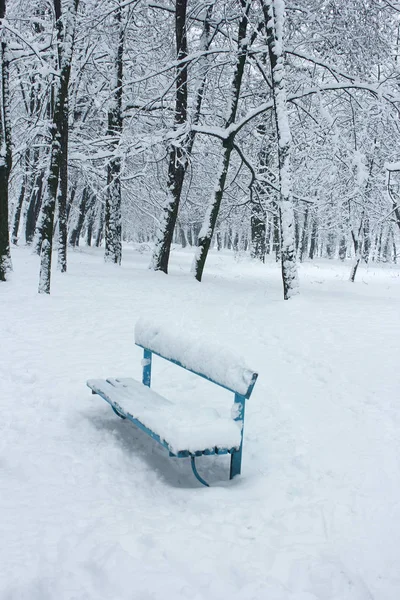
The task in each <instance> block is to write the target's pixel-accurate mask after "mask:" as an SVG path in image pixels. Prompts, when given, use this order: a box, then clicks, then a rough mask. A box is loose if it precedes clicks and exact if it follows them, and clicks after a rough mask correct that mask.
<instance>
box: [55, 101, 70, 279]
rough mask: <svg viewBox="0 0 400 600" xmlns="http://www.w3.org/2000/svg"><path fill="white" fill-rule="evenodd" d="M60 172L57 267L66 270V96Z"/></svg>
mask: <svg viewBox="0 0 400 600" xmlns="http://www.w3.org/2000/svg"><path fill="white" fill-rule="evenodd" d="M60 141H61V155H60V174H59V182H58V196H57V204H58V269H59V270H60V271H61V273H65V272H66V270H67V221H68V219H67V197H68V96H67V98H66V99H65V103H64V108H63V114H62V125H61V135H60Z"/></svg>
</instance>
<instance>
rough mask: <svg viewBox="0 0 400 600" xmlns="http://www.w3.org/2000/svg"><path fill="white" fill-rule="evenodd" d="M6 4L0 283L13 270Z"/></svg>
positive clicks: (0, 1)
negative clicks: (9, 200)
mask: <svg viewBox="0 0 400 600" xmlns="http://www.w3.org/2000/svg"><path fill="white" fill-rule="evenodd" d="M5 15H6V2H5V0H0V43H1V47H0V53H1V56H0V61H1V99H0V102H1V107H0V281H6V279H7V273H8V272H9V271H11V269H12V263H11V254H10V233H9V228H8V183H9V177H10V171H11V165H12V148H11V121H10V87H9V66H10V63H9V58H8V49H7V42H6V40H5V36H4V26H3V19H4V18H5Z"/></svg>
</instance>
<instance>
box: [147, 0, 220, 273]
mask: <svg viewBox="0 0 400 600" xmlns="http://www.w3.org/2000/svg"><path fill="white" fill-rule="evenodd" d="M186 10H187V0H176V4H175V39H176V55H177V60H178V61H181V60H182V59H184V58H185V57H186V56H187V55H188V43H187V31H186ZM212 10H213V5H212V4H211V5H210V6H209V7H208V9H207V12H206V17H205V20H204V27H203V35H202V37H203V44H202V46H203V48H202V49H203V50H208V48H209V46H210V39H211V38H210V20H211V16H212ZM187 79H188V64H187V63H186V62H185V63H183V64H181V65H179V66H177V68H176V92H175V94H176V95H175V116H174V128H175V130H178V129H179V128H181V129H183V128H184V127H185V125H186V124H187V113H188V90H187ZM206 79H207V70H206V69H205V71H204V73H203V76H202V79H201V82H200V85H199V87H198V90H197V94H196V103H195V111H194V115H193V118H192V122H193V124H194V125H196V124H197V123H198V121H199V119H200V114H201V105H202V102H203V95H204V88H205V83H206ZM195 136H196V134H195V132H194V131H193V130H191V131H190V132H189V133H187V134H186V136H185V139H183V140H182V141H181V143H180V145H175V144H174V145H172V146H171V148H170V151H169V164H168V180H167V200H166V203H165V206H164V209H163V216H162V219H161V222H160V227H159V230H158V233H157V238H156V243H155V248H154V253H153V259H152V267H153V269H154V270H156V271H163V272H164V273H168V263H169V256H170V252H171V244H172V238H173V234H174V229H175V226H176V220H177V218H178V211H179V205H180V201H181V195H182V189H183V183H184V180H185V175H186V171H187V168H188V165H189V159H190V156H191V154H192V150H193V145H194V141H195Z"/></svg>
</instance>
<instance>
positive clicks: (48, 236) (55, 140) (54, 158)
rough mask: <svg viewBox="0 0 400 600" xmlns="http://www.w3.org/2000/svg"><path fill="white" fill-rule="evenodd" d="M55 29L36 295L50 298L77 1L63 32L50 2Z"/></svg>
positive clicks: (57, 11)
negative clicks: (53, 83)
mask: <svg viewBox="0 0 400 600" xmlns="http://www.w3.org/2000/svg"><path fill="white" fill-rule="evenodd" d="M53 2H54V11H55V18H56V28H57V41H58V63H59V70H60V76H59V81H58V82H57V92H56V95H55V101H54V111H53V126H52V132H51V133H52V139H51V151H50V169H49V174H48V178H47V190H46V197H45V199H44V202H43V207H42V222H41V232H42V244H41V253H40V275H39V289H38V291H39V293H40V294H43V293H45V294H50V282H51V253H52V246H53V228H54V212H55V206H56V198H57V189H58V180H59V176H60V167H61V164H62V152H63V148H62V146H61V139H62V128H63V123H64V111H65V106H66V103H67V102H68V84H69V79H70V74H71V61H72V47H73V39H74V31H75V20H76V11H77V8H78V2H79V0H70V4H69V6H67V7H66V10H67V11H68V10H69V11H71V12H72V19H69V20H68V25H69V27H71V30H69V27H68V28H67V27H66V26H65V24H64V22H63V18H62V14H61V0H53Z"/></svg>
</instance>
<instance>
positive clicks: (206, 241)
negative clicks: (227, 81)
mask: <svg viewBox="0 0 400 600" xmlns="http://www.w3.org/2000/svg"><path fill="white" fill-rule="evenodd" d="M240 5H241V8H242V16H241V19H240V22H239V31H238V41H237V53H238V58H237V63H236V68H235V72H234V75H233V81H232V98H231V103H230V107H229V113H228V119H227V120H226V122H225V128H226V129H228V128H229V126H230V125H232V124H233V123H234V122H235V119H236V114H237V110H238V105H239V97H240V89H241V87H242V80H243V73H244V67H245V64H246V60H247V55H248V51H249V47H250V45H251V43H252V41H251V40H250V39H248V38H247V37H246V36H247V26H248V14H249V11H250V2H246V0H241V1H240ZM234 141H235V138H234V135H230V136H228V137H227V138H226V139H225V140H224V141H223V144H222V148H223V155H222V158H221V162H220V166H219V169H218V179H217V185H216V187H215V192H214V194H213V196H212V198H211V201H210V203H209V205H208V208H207V211H206V215H205V218H204V221H203V225H202V228H201V230H200V233H199V238H198V244H197V245H198V248H197V252H196V255H195V258H194V262H193V266H192V272H193V273H194V276H195V278H196V279H197V281H201V279H202V276H203V271H204V266H205V264H206V260H207V255H208V251H209V249H210V245H211V240H212V237H213V235H214V229H215V226H216V224H217V218H218V214H219V209H220V206H221V201H222V197H223V194H224V188H225V183H226V178H227V175H228V168H229V162H230V158H231V154H232V150H233V147H234Z"/></svg>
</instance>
